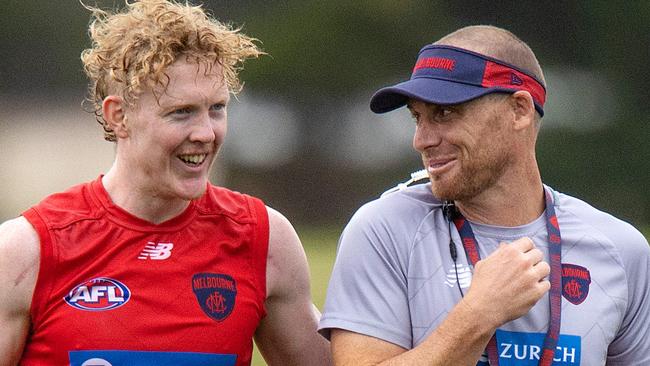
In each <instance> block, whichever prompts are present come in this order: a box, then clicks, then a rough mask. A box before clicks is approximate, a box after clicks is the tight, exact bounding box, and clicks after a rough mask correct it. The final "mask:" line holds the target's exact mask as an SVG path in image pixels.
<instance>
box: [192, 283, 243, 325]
mask: <svg viewBox="0 0 650 366" xmlns="http://www.w3.org/2000/svg"><path fill="white" fill-rule="evenodd" d="M192 291H194V295H196V300H197V301H198V302H199V305H200V306H201V309H203V312H204V313H205V314H206V315H207V316H209V317H210V318H212V319H214V320H216V321H219V322H220V321H222V320H224V319H226V318H227V317H228V315H230V313H232V310H233V308H234V307H235V297H236V296H237V286H236V284H235V280H233V278H232V277H230V276H228V275H226V274H217V273H197V274H195V275H194V276H193V277H192Z"/></svg>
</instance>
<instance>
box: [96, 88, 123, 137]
mask: <svg viewBox="0 0 650 366" xmlns="http://www.w3.org/2000/svg"><path fill="white" fill-rule="evenodd" d="M126 107H127V105H126V101H124V99H123V98H122V97H119V96H117V95H109V96H107V97H106V98H104V101H103V102H102V114H103V116H104V120H105V121H106V123H107V125H108V127H109V128H110V129H111V130H113V133H115V136H116V137H118V138H126V137H128V136H129V129H128V126H127V123H126Z"/></svg>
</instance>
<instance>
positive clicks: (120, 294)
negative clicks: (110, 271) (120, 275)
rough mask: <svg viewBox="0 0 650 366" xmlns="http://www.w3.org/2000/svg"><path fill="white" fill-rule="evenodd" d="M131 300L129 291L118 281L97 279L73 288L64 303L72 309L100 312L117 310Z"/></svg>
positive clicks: (105, 278) (104, 278)
mask: <svg viewBox="0 0 650 366" xmlns="http://www.w3.org/2000/svg"><path fill="white" fill-rule="evenodd" d="M130 298H131V291H130V290H129V288H128V287H126V285H125V284H123V283H122V282H120V281H117V280H114V279H112V278H107V277H98V278H94V279H92V280H90V281H86V282H84V283H82V284H79V285H77V286H76V287H75V288H73V289H72V290H71V291H70V293H68V295H67V296H66V297H64V298H63V300H65V302H66V303H67V304H68V305H70V306H72V307H73V308H77V309H81V310H88V311H102V310H112V309H116V308H119V307H120V306H122V305H124V304H126V303H127V302H128V301H129V299H130Z"/></svg>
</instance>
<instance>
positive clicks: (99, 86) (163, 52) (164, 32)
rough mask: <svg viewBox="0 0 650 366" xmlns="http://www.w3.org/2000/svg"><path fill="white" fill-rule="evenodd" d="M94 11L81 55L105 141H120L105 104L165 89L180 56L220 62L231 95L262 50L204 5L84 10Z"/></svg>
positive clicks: (159, 3)
mask: <svg viewBox="0 0 650 366" xmlns="http://www.w3.org/2000/svg"><path fill="white" fill-rule="evenodd" d="M85 7H86V8H87V9H88V10H90V11H91V12H92V17H93V19H92V21H91V23H90V26H89V34H90V39H91V40H92V46H91V47H90V48H88V49H85V50H84V51H83V52H82V53H81V60H82V62H83V66H84V71H85V72H86V75H87V76H88V78H89V80H90V82H89V88H88V93H89V96H88V100H89V101H90V102H91V103H92V105H93V109H94V113H95V116H96V119H97V122H99V123H100V124H101V125H102V126H103V128H104V139H106V140H107V141H113V142H114V141H116V140H117V138H116V136H115V133H114V132H113V131H112V130H111V129H110V127H109V126H108V124H107V123H106V121H105V120H104V117H103V115H102V102H103V100H104V98H106V97H107V96H108V95H111V94H117V95H119V96H121V97H122V98H123V99H124V100H125V101H126V102H127V103H129V104H133V103H134V102H135V100H137V98H138V94H139V93H140V92H142V91H143V90H144V89H145V88H147V87H152V86H153V85H161V86H162V87H163V88H165V87H166V86H167V83H168V81H169V80H168V77H167V76H166V74H165V70H166V68H167V67H168V66H170V65H171V64H173V63H174V62H175V61H176V60H178V59H179V57H182V56H184V57H186V58H187V60H188V61H190V60H192V61H195V62H197V63H201V64H205V65H207V66H208V70H209V69H210V68H211V66H212V65H214V64H215V63H218V64H219V65H221V67H222V70H223V76H224V80H225V82H226V83H227V85H228V89H229V90H230V92H232V93H235V94H236V93H238V92H239V91H240V90H241V88H242V84H241V82H240V80H239V76H238V75H239V71H241V69H242V68H243V62H244V61H245V60H246V59H248V58H255V57H258V56H259V55H261V54H263V52H262V51H261V50H260V49H259V48H258V46H257V45H256V44H255V42H256V41H257V40H256V39H254V38H251V37H248V36H246V35H244V34H242V33H241V32H240V30H241V29H235V28H232V27H231V26H230V25H227V24H223V23H220V22H219V21H217V20H215V19H213V18H211V17H210V16H209V15H208V14H206V12H205V11H204V10H203V8H202V7H201V6H193V5H190V4H189V3H185V4H181V3H177V2H175V1H173V0H172V1H167V0H140V1H138V2H134V3H129V1H128V0H126V6H125V8H124V9H123V10H122V11H121V12H116V13H109V12H106V11H104V10H101V9H98V8H93V7H89V6H85Z"/></svg>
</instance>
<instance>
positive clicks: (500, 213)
mask: <svg viewBox="0 0 650 366" xmlns="http://www.w3.org/2000/svg"><path fill="white" fill-rule="evenodd" d="M454 204H455V205H456V207H457V208H458V209H459V210H460V212H461V213H462V214H463V216H465V218H466V219H468V220H470V221H473V222H476V223H481V224H488V225H495V226H508V227H514V226H521V225H525V224H528V223H530V222H532V221H534V220H535V219H537V218H538V217H539V216H540V215H541V214H542V213H543V212H544V209H545V205H546V203H545V200H544V186H543V185H542V181H541V178H539V175H537V179H530V180H528V181H526V182H520V184H507V185H498V184H496V185H494V186H493V187H490V188H489V189H486V190H485V191H483V192H481V193H480V194H479V195H477V196H475V197H473V198H471V199H468V200H458V201H454Z"/></svg>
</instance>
